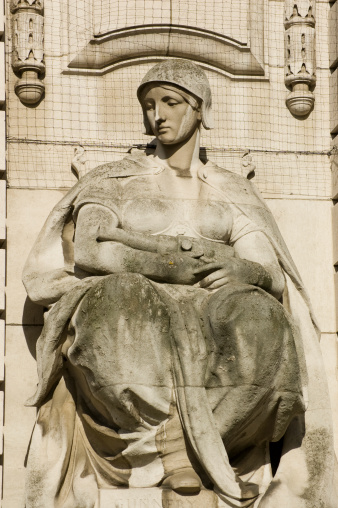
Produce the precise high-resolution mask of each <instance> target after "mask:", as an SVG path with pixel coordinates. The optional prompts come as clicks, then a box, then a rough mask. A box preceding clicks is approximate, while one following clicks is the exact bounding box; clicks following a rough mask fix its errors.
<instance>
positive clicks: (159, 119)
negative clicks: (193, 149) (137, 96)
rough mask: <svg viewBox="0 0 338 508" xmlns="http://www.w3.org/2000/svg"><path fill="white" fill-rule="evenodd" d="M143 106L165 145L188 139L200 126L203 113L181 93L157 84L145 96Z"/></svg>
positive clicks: (151, 124) (152, 126) (153, 127)
mask: <svg viewBox="0 0 338 508" xmlns="http://www.w3.org/2000/svg"><path fill="white" fill-rule="evenodd" d="M142 106H143V108H144V110H145V112H146V115H147V118H148V121H149V124H150V126H151V129H152V131H153V133H154V135H155V136H156V138H157V139H158V140H159V141H160V142H161V143H163V144H164V145H175V144H176V143H181V142H182V141H185V140H186V139H188V138H189V137H190V136H191V135H192V134H193V133H194V132H195V131H196V129H198V128H199V126H200V123H201V113H200V110H199V108H198V107H196V108H194V107H192V106H191V105H190V104H188V102H187V101H186V100H185V99H184V97H183V96H182V95H181V94H180V93H179V90H178V91H177V92H176V91H174V90H172V89H170V88H166V87H162V86H155V87H153V88H151V89H150V90H149V91H148V92H147V93H146V95H145V96H144V97H143V100H142Z"/></svg>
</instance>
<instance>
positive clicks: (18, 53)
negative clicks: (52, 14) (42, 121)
mask: <svg viewBox="0 0 338 508" xmlns="http://www.w3.org/2000/svg"><path fill="white" fill-rule="evenodd" d="M11 13H12V15H13V19H12V23H13V25H12V26H13V28H12V34H13V51H12V67H13V71H14V72H15V73H16V74H17V75H18V76H19V77H20V79H19V80H18V81H17V82H16V84H15V93H16V94H17V95H18V97H19V99H20V100H21V102H23V103H25V104H36V103H38V102H39V101H40V99H41V98H42V96H43V93H44V90H45V86H44V84H43V82H42V77H43V75H44V71H45V64H44V52H43V42H44V32H43V22H44V19H43V0H12V2H11Z"/></svg>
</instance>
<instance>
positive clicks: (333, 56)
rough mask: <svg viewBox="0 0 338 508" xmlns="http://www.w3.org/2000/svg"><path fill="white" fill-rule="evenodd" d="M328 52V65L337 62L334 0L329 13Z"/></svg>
mask: <svg viewBox="0 0 338 508" xmlns="http://www.w3.org/2000/svg"><path fill="white" fill-rule="evenodd" d="M329 52H330V67H331V68H332V67H336V66H337V64H338V2H335V3H334V4H333V5H332V6H331V8H330V13H329Z"/></svg>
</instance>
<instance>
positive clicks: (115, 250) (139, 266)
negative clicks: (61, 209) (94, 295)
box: [74, 204, 206, 284]
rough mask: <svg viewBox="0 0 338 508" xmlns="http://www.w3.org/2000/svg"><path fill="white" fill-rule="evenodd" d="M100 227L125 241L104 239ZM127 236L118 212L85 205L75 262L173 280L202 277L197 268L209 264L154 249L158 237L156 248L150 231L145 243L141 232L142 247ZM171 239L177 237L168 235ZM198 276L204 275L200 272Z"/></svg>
mask: <svg viewBox="0 0 338 508" xmlns="http://www.w3.org/2000/svg"><path fill="white" fill-rule="evenodd" d="M100 231H111V233H112V236H113V237H114V236H115V237H116V238H118V237H120V238H121V239H122V241H100V236H101V234H100ZM114 231H115V234H114ZM123 236H124V232H123V230H121V228H118V219H117V216H116V215H115V214H114V213H113V212H112V211H111V210H110V209H108V208H106V207H104V206H102V205H96V204H86V205H84V206H83V207H81V208H80V211H79V213H78V217H77V223H76V233H75V246H74V257H75V264H76V265H77V266H78V267H79V268H81V269H82V270H85V271H86V272H88V273H91V274H97V275H106V274H110V273H123V272H132V273H140V274H142V275H145V276H146V277H148V278H149V279H152V280H157V281H163V282H169V283H173V284H194V283H195V282H196V281H197V280H198V278H197V277H196V276H195V275H194V271H195V270H197V269H198V268H200V267H201V266H203V265H205V266H206V264H205V263H204V262H203V261H200V260H199V259H194V258H193V257H191V256H189V255H185V254H183V253H181V254H178V253H171V254H163V253H158V252H151V250H154V251H156V248H155V246H156V241H157V239H156V237H154V244H153V245H154V248H153V249H152V243H151V242H152V240H151V237H149V236H147V235H145V236H144V240H143V241H144V242H145V243H144V245H145V247H142V245H143V242H142V235H141V234H140V233H137V236H138V238H139V244H140V247H139V248H137V249H136V248H133V247H130V246H129V245H125V244H124V243H123ZM148 241H149V242H150V244H148V243H147V242H148ZM168 241H171V242H173V241H174V240H173V239H172V238H171V239H169V238H168ZM175 241H176V240H175ZM136 243H137V242H136ZM145 249H147V250H145ZM148 249H149V250H148ZM169 252H170V250H169ZM198 277H199V278H201V276H200V275H199V276H198Z"/></svg>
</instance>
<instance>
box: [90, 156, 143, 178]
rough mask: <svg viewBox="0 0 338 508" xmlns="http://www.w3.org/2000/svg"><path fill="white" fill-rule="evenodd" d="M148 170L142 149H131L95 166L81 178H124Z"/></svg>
mask: <svg viewBox="0 0 338 508" xmlns="http://www.w3.org/2000/svg"><path fill="white" fill-rule="evenodd" d="M147 172H150V168H149V163H148V161H147V155H146V154H145V152H144V151H143V150H133V151H132V152H131V153H128V154H127V155H126V156H125V157H123V158H122V159H120V160H117V161H112V162H107V163H105V164H101V165H99V166H96V167H95V168H93V169H92V170H91V171H89V172H88V173H87V174H86V175H85V176H84V177H83V178H82V179H81V180H83V181H92V180H100V179H102V178H124V177H128V176H135V175H139V174H144V173H147Z"/></svg>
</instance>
